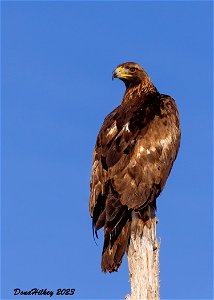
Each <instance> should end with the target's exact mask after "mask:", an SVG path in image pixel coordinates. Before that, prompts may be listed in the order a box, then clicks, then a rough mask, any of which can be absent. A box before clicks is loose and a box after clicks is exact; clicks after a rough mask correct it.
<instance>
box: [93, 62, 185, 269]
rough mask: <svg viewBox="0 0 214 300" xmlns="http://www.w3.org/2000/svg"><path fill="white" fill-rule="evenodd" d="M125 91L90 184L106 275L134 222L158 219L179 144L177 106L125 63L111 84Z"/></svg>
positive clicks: (100, 142) (104, 131)
mask: <svg viewBox="0 0 214 300" xmlns="http://www.w3.org/2000/svg"><path fill="white" fill-rule="evenodd" d="M114 78H119V79H121V80H122V81H123V82H124V83H125V86H126V91H125V94H124V97H123V100H122V103H121V105H119V106H118V107H117V108H116V109H114V110H113V111H112V112H111V113H110V114H109V115H108V116H107V117H106V118H105V120H104V123H103V125H102V128H101V129H100V132H99V134H98V137H97V141H96V145H95V149H94V156H93V166H92V175H91V182H90V189H91V193H90V215H91V217H92V219H93V228H94V231H95V234H96V236H97V231H98V230H99V229H100V228H101V227H104V245H103V253H102V263H101V266H102V271H104V272H113V271H117V269H118V268H119V266H120V264H121V262H122V257H123V255H124V253H125V252H126V251H127V247H128V245H129V240H130V230H131V222H132V220H133V218H136V217H138V218H141V219H142V220H143V221H144V222H145V223H147V222H149V220H150V219H151V218H154V217H155V211H156V198H157V197H158V196H159V195H160V193H161V191H162V190H163V187H164V185H165V183H166V180H167V177H168V176H169V173H170V170H171V168H172V165H173V162H174V160H175V159H176V156H177V152H178V149H179V145H180V125H179V116H178V111H177V107H176V104H175V101H174V100H173V99H172V98H171V97H170V96H167V95H164V94H160V93H159V92H158V90H157V89H156V88H155V86H154V85H153V83H152V82H151V80H150V78H149V76H148V75H147V73H146V72H145V71H144V69H143V68H142V67H141V66H140V65H139V64H137V63H133V62H127V63H123V64H120V65H119V66H118V67H117V68H116V70H115V71H114V72H113V73H112V79H114Z"/></svg>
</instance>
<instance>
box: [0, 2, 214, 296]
mask: <svg viewBox="0 0 214 300" xmlns="http://www.w3.org/2000/svg"><path fill="white" fill-rule="evenodd" d="M125 61H136V62H138V63H140V64H141V65H142V66H143V67H144V68H145V70H146V71H147V72H148V74H149V75H150V77H151V78H152V80H153V83H154V84H155V85H156V87H157V88H158V90H159V91H160V92H162V93H166V94H169V95H171V96H172V97H173V98H174V99H175V100H176V102H177V105H178V108H179V111H180V120H181V128H182V143H181V148H180V152H179V155H178V158H177V161H176V163H175V165H174V168H173V171H172V173H171V174H170V178H169V180H168V183H167V185H166V187H165V190H164V192H163V193H162V195H161V196H160V198H159V199H158V218H159V223H158V237H159V238H160V239H161V261H160V270H161V273H160V279H161V282H160V285H161V298H162V299H211V298H212V256H213V254H212V207H213V206H212V136H213V135H212V3H211V2H206V1H203V2H196V1H195V2H194V1H191V2H186V1H182V2H173V1H171V2H161V1H158V2H152V1H151V2H140V1H138V2H134V1H133V2H97V1H95V2H81V1H80V2H69V1H66V2H63V1H62V2H50V1H47V2H42V1H41V2H30V1H29V2H27V1H24V2H21V1H20V2H19V1H15V2H10V1H8V2H2V62H1V67H2V144H3V145H2V288H1V291H2V299H13V298H14V299H20V298H21V299H28V300H29V299H31V298H34V297H31V298H30V297H28V298H26V296H22V297H19V296H13V289H14V288H20V289H22V290H30V289H31V288H34V287H37V288H47V289H49V290H54V291H56V289H57V288H75V289H76V293H75V295H74V296H73V297H71V298H75V299H89V298H90V299H104V298H105V299H124V296H125V295H126V294H127V293H128V292H129V282H128V269H127V261H126V258H125V259H124V261H123V264H122V267H121V268H120V269H119V272H118V273H115V274H110V275H109V274H103V273H101V269H100V259H101V251H102V234H100V239H99V240H98V246H96V244H95V243H94V241H93V237H92V230H91V219H90V217H89V213H88V198H89V180H90V172H91V163H92V152H93V147H94V144H95V140H96V136H97V133H98V130H99V128H100V126H101V124H102V122H103V119H104V117H105V116H106V115H107V114H108V113H109V112H110V111H112V109H113V108H114V107H116V106H117V105H118V104H119V103H120V101H121V98H122V96H123V93H124V86H123V83H122V82H120V81H119V80H115V81H114V82H112V81H111V72H112V71H113V69H114V68H115V67H116V66H117V65H118V64H120V63H122V62H125ZM48 298H49V297H45V299H48ZM58 298H59V297H58ZM36 299H43V298H41V297H38V296H37V297H36ZM52 299H53V297H52ZM65 299H69V297H66V298H65Z"/></svg>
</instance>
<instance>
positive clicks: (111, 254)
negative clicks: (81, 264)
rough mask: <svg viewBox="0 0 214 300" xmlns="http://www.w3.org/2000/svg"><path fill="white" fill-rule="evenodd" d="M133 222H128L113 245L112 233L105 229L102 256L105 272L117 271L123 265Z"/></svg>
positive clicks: (102, 265)
mask: <svg viewBox="0 0 214 300" xmlns="http://www.w3.org/2000/svg"><path fill="white" fill-rule="evenodd" d="M130 229H131V221H130V220H127V222H126V224H125V225H124V226H123V227H122V229H121V231H120V232H119V234H118V235H117V238H116V240H115V241H114V243H113V245H111V244H112V242H111V238H112V233H109V232H108V230H107V229H105V234H104V247H103V254H102V262H101V267H102V271H103V272H110V273H111V272H114V271H117V270H118V268H119V266H120V265H121V262H122V258H123V255H124V254H125V252H126V251H127V248H128V245H129V240H130Z"/></svg>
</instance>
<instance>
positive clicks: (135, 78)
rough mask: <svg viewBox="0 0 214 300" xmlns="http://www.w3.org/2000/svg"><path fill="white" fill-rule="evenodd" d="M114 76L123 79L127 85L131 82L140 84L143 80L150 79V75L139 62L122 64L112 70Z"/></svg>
mask: <svg viewBox="0 0 214 300" xmlns="http://www.w3.org/2000/svg"><path fill="white" fill-rule="evenodd" d="M114 78H119V79H121V80H122V81H123V82H124V83H125V85H126V86H129V85H130V84H131V85H138V84H139V83H141V82H144V81H148V80H149V77H148V75H147V73H146V72H145V71H144V69H143V68H142V67H141V66H140V65H139V64H137V63H134V62H126V63H123V64H120V65H119V66H118V67H117V68H116V69H115V70H114V71H113V72H112V80H113V79H114Z"/></svg>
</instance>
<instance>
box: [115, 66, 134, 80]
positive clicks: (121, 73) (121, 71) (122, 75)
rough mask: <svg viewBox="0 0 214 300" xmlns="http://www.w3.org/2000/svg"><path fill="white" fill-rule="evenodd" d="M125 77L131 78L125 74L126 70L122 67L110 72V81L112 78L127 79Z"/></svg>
mask: <svg viewBox="0 0 214 300" xmlns="http://www.w3.org/2000/svg"><path fill="white" fill-rule="evenodd" d="M127 77H132V75H130V74H127V70H126V69H125V68H124V67H118V68H117V69H116V70H114V71H113V72H112V80H113V79H114V78H119V79H122V78H127Z"/></svg>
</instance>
